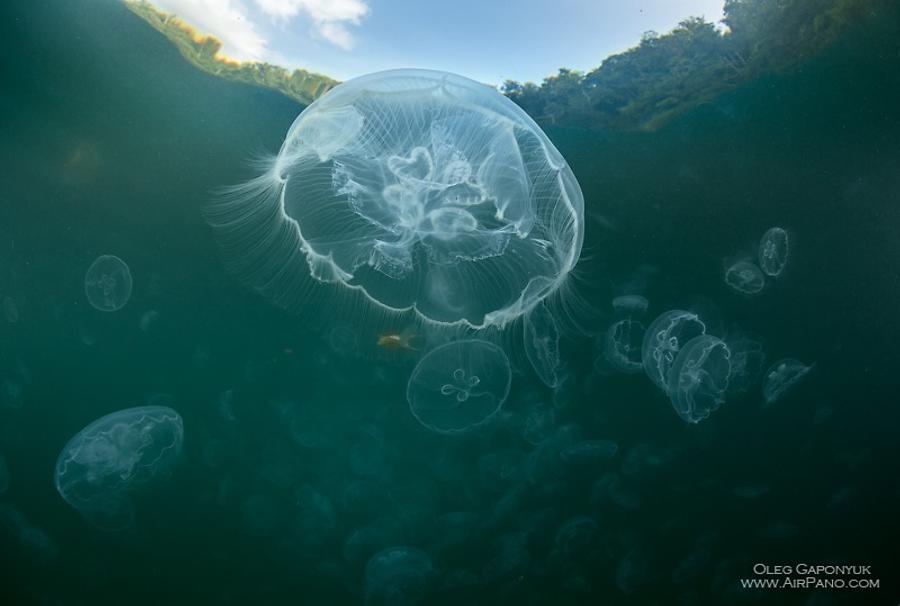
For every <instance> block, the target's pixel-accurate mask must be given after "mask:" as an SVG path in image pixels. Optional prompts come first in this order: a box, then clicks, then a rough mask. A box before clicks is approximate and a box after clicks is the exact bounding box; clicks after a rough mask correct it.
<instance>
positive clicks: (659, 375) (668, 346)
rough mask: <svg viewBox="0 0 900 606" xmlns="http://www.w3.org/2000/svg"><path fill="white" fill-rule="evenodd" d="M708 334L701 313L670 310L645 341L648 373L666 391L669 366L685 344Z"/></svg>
mask: <svg viewBox="0 0 900 606" xmlns="http://www.w3.org/2000/svg"><path fill="white" fill-rule="evenodd" d="M705 333H706V324H704V323H703V321H702V320H701V319H700V316H698V315H697V314H695V313H693V312H690V311H685V310H682V309H672V310H669V311H667V312H665V313H663V314H662V315H660V316H659V317H658V318H656V319H655V320H654V321H653V323H651V324H650V327H649V328H648V329H647V332H645V333H644V341H643V343H642V344H641V358H642V364H643V367H644V372H646V373H647V376H648V377H650V380H651V381H653V382H654V383H655V384H656V386H657V387H659V388H660V389H662V390H663V391H666V390H667V389H668V383H669V369H670V368H671V367H672V364H674V363H675V358H676V357H677V356H678V352H679V351H680V350H681V347H682V346H684V344H685V343H687V342H688V341H690V340H691V339H693V338H694V337H696V336H699V335H702V334H705Z"/></svg>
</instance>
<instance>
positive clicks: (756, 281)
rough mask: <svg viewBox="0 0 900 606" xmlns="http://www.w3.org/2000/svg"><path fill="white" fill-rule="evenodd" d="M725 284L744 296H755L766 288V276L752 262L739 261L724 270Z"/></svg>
mask: <svg viewBox="0 0 900 606" xmlns="http://www.w3.org/2000/svg"><path fill="white" fill-rule="evenodd" d="M725 283H726V284H727V285H728V286H730V287H731V288H732V289H733V290H736V291H737V292H739V293H741V294H745V295H755V294H758V293H759V292H761V291H762V289H763V288H765V286H766V276H765V275H763V272H762V270H761V269H760V268H759V267H758V266H757V265H756V264H755V263H753V262H752V261H747V260H740V261H735V262H733V263H730V264H729V265H728V266H727V267H726V268H725Z"/></svg>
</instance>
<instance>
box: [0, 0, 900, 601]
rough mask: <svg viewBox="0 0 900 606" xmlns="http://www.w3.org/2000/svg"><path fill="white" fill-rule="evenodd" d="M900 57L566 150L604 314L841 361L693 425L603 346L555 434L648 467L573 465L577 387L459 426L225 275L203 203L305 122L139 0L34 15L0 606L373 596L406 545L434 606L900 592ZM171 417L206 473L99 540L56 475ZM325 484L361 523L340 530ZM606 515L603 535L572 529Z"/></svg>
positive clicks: (825, 71) (10, 296)
mask: <svg viewBox="0 0 900 606" xmlns="http://www.w3.org/2000/svg"><path fill="white" fill-rule="evenodd" d="M898 41H900V24H898V23H896V22H892V21H891V20H889V19H887V20H885V19H880V20H874V19H873V20H871V21H868V22H866V23H864V24H863V25H861V26H860V27H859V28H857V29H856V30H854V31H853V32H851V33H850V34H848V35H847V36H846V37H845V38H844V39H842V40H840V41H839V42H838V43H836V44H835V45H834V46H833V47H832V48H830V49H828V51H827V52H826V53H824V55H822V56H820V57H818V58H816V59H814V60H812V61H810V62H807V63H805V64H803V65H800V66H798V67H796V68H794V69H792V70H791V71H789V72H787V73H781V74H771V75H768V76H765V77H763V78H761V79H759V80H758V81H755V82H753V83H752V84H750V85H748V86H745V87H743V88H741V89H739V90H736V91H733V92H731V93H728V94H725V95H723V96H722V97H720V98H718V99H716V100H715V101H713V102H711V103H709V104H707V105H705V106H703V107H700V108H698V109H696V110H694V111H692V112H691V113H689V114H687V115H685V116H683V117H681V118H679V119H678V120H676V121H675V122H672V123H671V124H669V125H667V126H666V127H664V128H662V129H661V130H659V131H657V132H654V133H622V132H595V131H581V130H567V129H549V130H548V131H547V132H548V135H549V136H550V138H551V139H552V140H553V141H554V143H555V144H556V145H557V147H558V148H559V149H560V151H561V152H562V153H563V155H564V156H565V157H566V159H567V160H568V162H569V163H570V165H571V167H572V169H573V171H574V172H575V174H576V176H577V177H578V180H579V182H580V184H581V187H582V189H583V191H584V194H585V203H586V215H587V219H586V220H587V223H586V234H587V235H586V242H585V255H586V257H588V258H587V260H586V261H585V263H584V264H583V265H582V266H581V268H580V269H581V273H580V277H581V279H582V280H583V281H584V282H585V284H586V285H585V288H584V292H585V293H586V296H587V297H588V298H589V299H590V303H591V304H592V305H593V306H594V307H595V308H597V309H600V310H608V307H609V300H610V298H611V296H612V293H613V292H614V291H615V290H616V287H617V286H619V285H622V284H624V283H625V282H626V281H628V280H629V279H630V278H632V277H633V276H634V275H635V273H636V272H638V273H641V272H642V275H645V276H647V287H646V290H645V295H646V296H647V298H648V299H649V300H650V303H651V316H655V315H657V314H659V313H661V312H663V311H665V310H666V309H671V308H675V307H693V308H695V309H703V310H705V311H706V313H708V314H710V317H712V318H716V319H718V324H719V325H720V326H722V327H723V328H731V327H734V326H740V328H741V329H742V330H743V331H745V332H746V333H747V334H753V335H756V336H757V337H759V339H760V340H761V341H762V343H763V345H764V348H765V350H766V352H767V354H768V359H769V361H773V360H775V359H777V358H780V357H784V356H790V357H794V358H798V359H800V360H803V361H804V362H815V364H816V366H815V369H814V370H813V372H812V373H811V374H810V375H809V377H807V379H806V381H805V382H804V383H803V384H801V385H799V386H798V387H797V388H796V390H795V391H793V392H792V393H790V394H789V396H787V397H786V398H785V399H784V400H783V401H780V402H778V403H777V404H776V405H774V406H772V407H770V408H763V407H762V406H761V402H762V396H761V395H760V391H759V386H758V385H757V386H755V387H754V388H753V390H751V392H750V393H749V395H747V396H746V397H743V398H736V399H734V400H733V401H732V400H730V401H729V402H728V403H727V404H726V406H724V407H723V409H722V410H719V411H717V412H716V413H714V414H713V415H712V416H711V417H710V418H709V419H707V420H706V421H704V422H703V423H701V424H699V425H696V426H693V425H688V424H686V423H684V422H683V421H682V420H681V419H679V418H678V417H677V415H675V414H674V412H673V410H672V407H671V405H670V403H669V402H668V400H667V398H666V397H665V396H664V395H663V394H662V393H661V392H659V391H658V390H656V388H655V387H654V386H653V385H652V384H651V383H650V382H649V381H648V380H647V379H646V377H645V376H643V375H636V376H626V375H601V374H598V373H597V372H595V371H594V370H593V360H594V358H595V357H596V356H597V355H598V353H597V352H596V351H595V349H594V345H593V343H592V341H591V340H590V339H588V338H578V337H573V338H571V339H569V340H568V341H567V342H565V343H564V351H565V354H566V357H567V360H568V366H569V368H570V369H571V371H572V373H573V374H572V379H571V380H572V385H574V387H572V392H571V395H570V399H569V400H567V402H566V405H565V406H562V405H560V406H558V407H557V408H556V412H555V414H556V425H557V426H558V427H566V426H575V427H577V428H578V431H579V432H580V434H581V435H582V436H583V437H584V438H588V439H606V440H612V441H614V442H616V443H617V444H618V452H617V454H616V456H615V457H614V458H613V459H612V460H611V461H608V462H604V463H602V464H601V465H600V466H598V467H596V468H590V469H587V470H585V469H579V470H576V471H575V472H571V473H562V472H558V471H557V470H556V468H555V467H554V466H555V465H557V464H558V458H559V453H558V452H555V451H553V450H552V449H553V446H552V444H551V445H550V446H546V445H543V446H542V445H538V446H534V445H531V444H529V443H527V442H526V441H524V440H522V439H521V436H520V433H519V430H518V429H516V427H519V426H518V425H516V423H520V424H521V422H523V421H522V420H523V419H524V418H526V416H527V412H528V410H529V407H530V406H533V405H534V403H535V402H536V401H546V402H549V401H551V400H552V399H553V397H554V396H553V395H552V394H551V393H550V392H549V390H546V389H545V388H543V387H541V386H540V385H539V384H538V383H537V381H536V379H534V378H533V377H530V376H528V375H527V373H521V374H519V375H517V376H516V377H515V378H514V386H513V390H512V393H511V395H510V398H509V400H508V401H507V404H506V405H505V409H504V410H505V414H506V415H507V416H506V417H504V418H505V419H506V421H505V422H506V425H503V424H502V423H500V424H499V425H498V426H496V427H493V428H490V429H488V430H485V431H484V432H481V433H479V434H477V435H474V436H468V437H463V438H452V439H451V438H448V437H445V436H440V435H436V434H432V433H430V432H428V431H427V430H426V429H425V428H423V427H421V426H419V425H418V424H417V423H416V422H415V420H414V419H413V418H412V417H411V415H410V414H409V410H408V407H407V402H406V394H405V388H406V380H407V377H408V376H409V372H410V370H411V368H412V366H413V365H414V363H415V354H411V355H410V356H408V357H404V356H394V357H391V356H374V357H373V356H368V355H359V356H357V355H354V354H353V353H348V352H347V351H344V350H341V349H340V348H338V347H336V346H335V345H334V341H333V340H329V335H330V334H333V333H331V332H329V331H330V330H332V329H333V327H332V326H330V325H329V318H328V317H325V318H324V319H322V318H319V319H317V321H316V325H317V326H318V327H320V328H321V329H322V330H315V329H313V328H311V327H310V326H309V324H308V323H305V322H303V321H300V320H298V318H296V317H294V316H292V315H291V314H288V313H286V312H283V311H281V310H279V309H277V308H274V307H272V306H271V305H269V304H268V303H267V302H266V301H265V300H264V299H263V298H261V297H258V296H256V295H255V294H254V293H252V292H248V291H247V290H246V289H244V288H243V287H241V285H240V284H238V283H237V282H236V281H235V280H234V278H233V277H232V276H230V275H229V274H228V273H227V272H226V271H225V270H224V269H223V265H222V262H221V259H220V255H219V251H218V250H217V247H216V243H215V241H214V240H213V237H212V234H211V232H210V230H209V228H208V226H207V225H206V223H205V222H204V219H203V215H202V210H203V208H204V205H205V204H206V203H207V202H208V201H209V199H210V197H211V196H212V195H214V191H215V190H216V189H217V188H219V187H221V186H223V185H228V184H234V183H237V182H240V181H242V180H244V179H247V178H249V177H250V176H252V175H253V172H254V168H253V166H252V165H251V163H250V162H249V161H250V160H252V159H253V158H254V157H258V156H260V155H263V154H266V153H274V152H275V151H276V150H277V149H278V147H279V145H280V143H281V141H282V140H283V138H284V134H285V132H286V131H287V128H288V127H289V126H290V124H291V122H292V121H293V119H294V118H295V117H296V115H297V114H298V112H299V111H300V110H301V109H302V108H300V107H298V106H297V105H296V104H294V103H293V102H292V101H290V100H288V99H286V98H284V97H282V96H280V95H278V94H276V93H273V92H269V91H266V90H262V89H257V88H252V87H249V86H245V85H240V84H234V83H230V82H226V81H222V80H218V79H216V78H213V77H211V76H208V75H205V74H203V73H200V72H198V71H197V70H195V69H194V68H192V67H191V66H190V65H189V64H188V63H187V62H186V61H184V60H183V59H182V58H181V57H180V56H179V55H178V52H177V51H176V49H175V48H174V47H173V46H171V45H170V44H169V43H168V42H167V41H166V40H165V39H164V38H163V37H162V36H161V35H159V34H158V33H157V32H156V31H154V30H152V29H151V28H149V27H148V26H146V25H145V24H144V23H143V22H142V21H140V20H139V19H138V18H137V17H135V16H134V15H133V14H131V13H130V12H129V11H128V10H127V9H125V8H124V7H123V6H121V5H120V4H118V3H115V2H108V1H97V2H16V1H13V2H4V3H3V4H2V7H0V165H2V170H0V301H3V306H4V314H5V315H3V316H0V381H2V382H3V383H2V385H3V388H2V394H0V398H2V399H0V404H2V406H0V454H2V456H3V457H4V458H5V460H6V461H7V464H8V467H9V476H10V485H9V488H8V490H6V491H5V492H4V493H3V494H0V511H2V513H3V519H4V520H5V522H4V524H2V525H0V560H2V562H0V566H2V570H3V574H2V576H3V578H4V581H3V582H2V583H0V603H4V604H19V603H22V604H30V603H39V604H125V603H127V604H202V603H227V604H355V603H363V601H364V595H363V576H364V566H365V563H366V561H367V560H368V558H369V556H371V555H372V554H373V553H375V552H376V551H378V550H379V549H381V548H384V547H389V546H392V545H411V546H414V547H417V548H419V549H422V550H425V551H426V552H428V554H429V555H430V557H431V559H432V561H433V564H434V568H435V577H434V578H433V579H430V580H429V586H428V588H427V591H426V597H425V598H424V599H425V602H424V603H428V604H454V605H458V604H498V603H509V604H521V603H524V604H550V603H555V604H636V605H637V604H639V605H649V604H660V605H662V604H685V605H688V604H732V603H733V604H744V603H760V604H769V603H772V604H815V605H822V604H863V603H877V604H893V603H897V600H898V599H900V570H898V565H897V563H896V562H897V560H896V556H897V547H896V540H897V538H898V537H900V533H898V530H900V524H898V521H897V511H898V506H900V488H898V484H897V478H898V472H900V466H898V460H900V459H898V445H897V435H898V432H897V430H898V419H900V413H898V410H897V408H898V402H900V396H898V388H900V380H898V367H900V237H898V230H900V102H898V101H900V69H898V67H900V43H898ZM772 225H780V226H784V227H786V228H788V229H789V231H790V233H791V234H792V236H793V238H794V239H793V243H794V246H793V248H792V256H791V259H790V264H789V269H788V271H787V272H786V273H785V275H784V276H783V277H782V278H781V279H779V280H778V281H775V282H772V283H771V284H770V285H769V286H768V287H767V289H766V291H765V292H764V293H762V294H761V295H759V296H758V297H755V298H748V297H743V296H740V295H738V294H736V293H735V292H734V291H732V290H731V289H729V288H728V287H727V286H726V285H725V284H724V282H723V279H722V276H723V261H724V259H726V258H728V257H730V256H732V255H735V254H738V253H741V252H742V251H748V252H751V251H754V250H755V246H756V241H757V239H758V238H759V237H760V235H761V234H762V233H763V232H764V231H765V230H766V229H767V228H768V227H771V226H772ZM101 254H114V255H116V256H118V257H120V258H122V259H123V260H125V261H126V262H127V263H128V265H129V267H130V270H131V273H132V275H133V276H134V292H133V294H132V296H131V299H130V300H129V302H128V304H127V305H126V306H125V307H124V308H123V309H122V310H120V311H118V312H116V313H102V312H99V311H96V310H95V309H93V308H92V307H91V306H90V305H89V304H88V303H87V301H86V299H85V295H84V286H83V281H84V276H85V271H86V270H87V268H88V266H89V265H90V264H91V262H92V261H93V260H94V259H95V258H96V257H97V256H99V255H101ZM642 267H643V268H644V269H643V270H641V269H640V268H642ZM151 311H152V312H154V313H152V314H150V315H148V312H151ZM601 317H602V314H601ZM142 320H143V328H142ZM597 322H598V323H599V324H598V325H597V326H595V327H594V328H596V330H597V331H598V332H602V330H603V328H604V326H602V322H601V320H600V319H598V320H597ZM343 323H344V320H342V319H340V318H334V326H343ZM354 331H355V332H356V334H355V336H356V338H357V339H358V340H359V342H360V343H361V344H362V348H363V349H366V348H367V347H368V348H371V344H373V343H374V341H375V339H376V338H377V335H376V334H368V333H366V332H365V331H360V330H359V329H358V328H357V327H354ZM556 398H557V399H558V400H563V399H565V398H564V397H563V396H560V395H558V396H556ZM154 403H163V404H165V405H167V406H171V407H172V408H174V409H176V410H177V411H178V412H179V413H180V414H181V416H182V417H183V419H184V427H185V445H184V449H185V452H184V460H183V461H182V463H181V465H180V466H179V467H178V468H177V470H176V472H175V473H174V475H173V477H172V478H171V480H170V481H168V482H167V483H165V484H164V485H163V486H162V487H160V488H159V489H158V490H155V491H148V492H147V494H145V495H142V496H141V499H140V500H139V503H138V506H137V518H136V523H135V526H134V527H133V528H131V529H130V530H128V531H126V532H121V533H104V532H101V531H99V530H97V529H95V528H93V527H91V526H90V525H89V524H88V523H86V522H85V520H84V519H82V518H81V517H80V516H79V515H78V513H77V512H75V511H74V510H73V509H72V508H71V507H69V506H68V505H67V504H66V502H65V501H63V499H62V498H60V496H59V494H58V493H57V492H56V489H55V487H54V484H53V470H54V466H55V463H56V458H57V455H58V454H59V452H60V450H61V448H62V447H63V446H64V445H65V444H66V442H67V441H68V440H69V438H70V437H71V436H72V435H74V434H75V433H76V432H78V431H79V430H80V429H81V428H83V427H84V426H85V425H87V424H88V423H89V422H90V421H92V420H93V419H96V418H97V417H100V416H102V415H104V414H107V413H109V412H112V411H115V410H118V409H122V408H126V407H129V406H139V405H143V404H154ZM373 444H374V446H373ZM542 448H543V450H542ZM361 453H362V454H361ZM545 459H546V461H545ZM548 461H549V462H548ZM363 463H371V465H368V464H363ZM545 463H546V465H547V467H543V466H544V465H545ZM373 466H374V467H373ZM601 480H602V481H605V482H607V485H609V483H612V485H614V486H615V487H616V489H615V490H614V491H613V493H614V495H613V496H612V497H610V498H607V499H603V498H598V497H597V496H596V494H593V495H592V493H596V490H597V488H596V485H597V483H598V481H601ZM748 487H750V488H753V489H754V490H749V492H753V493H755V492H758V493H760V494H755V495H749V496H748V494H747V493H748ZM757 489H758V490H757ZM310 494H317V495H319V496H321V497H322V499H323V501H322V502H324V503H326V504H327V507H325V509H326V510H327V511H328V512H330V513H327V514H323V515H324V517H322V518H320V519H317V521H316V523H315V524H312V526H310V524H309V523H308V520H307V518H304V517H303V516H302V512H303V511H304V510H303V503H305V502H308V501H309V495H310ZM304 499H306V500H304ZM12 511H14V512H18V514H13V513H10V512H12ZM459 512H465V514H466V515H465V516H463V515H459V516H449V515H448V514H451V513H459ZM19 514H20V516H24V518H25V519H27V522H28V524H29V525H30V526H29V527H34V528H38V529H41V530H42V531H43V533H45V534H44V535H43V536H44V538H43V539H38V540H31V541H29V540H26V539H23V534H22V532H21V527H20V526H16V525H15V524H14V523H13V522H12V520H19V521H21V517H19ZM576 516H588V517H590V518H591V519H593V520H594V522H595V527H592V528H593V530H591V531H590V532H588V533H586V534H583V535H578V536H577V537H575V538H573V539H571V540H570V541H568V542H567V541H566V539H565V538H564V537H563V538H560V535H559V534H558V529H559V528H560V527H561V526H563V525H564V524H565V523H566V521H567V520H570V519H572V518H574V517H576ZM323 520H324V521H323ZM31 536H32V538H33V535H31ZM760 562H761V563H765V564H770V565H776V564H794V565H795V564H797V563H801V562H805V563H809V564H834V563H840V564H862V565H870V566H871V568H872V574H871V576H872V577H873V578H878V579H880V588H879V589H877V590H868V591H863V590H856V591H850V590H843V591H840V590H832V591H816V592H814V591H810V590H802V589H797V590H782V591H777V592H776V591H771V590H768V591H767V590H749V591H741V589H740V585H739V579H741V578H752V577H753V576H754V575H753V565H754V564H755V563H760ZM460 571H465V573H463V572H460ZM401 603H402V602H401Z"/></svg>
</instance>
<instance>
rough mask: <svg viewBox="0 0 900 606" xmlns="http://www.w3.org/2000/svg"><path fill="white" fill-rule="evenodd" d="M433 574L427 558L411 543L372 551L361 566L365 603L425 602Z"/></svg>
mask: <svg viewBox="0 0 900 606" xmlns="http://www.w3.org/2000/svg"><path fill="white" fill-rule="evenodd" d="M436 578H437V576H436V573H435V570H434V567H433V566H432V563H431V558H430V557H428V554H427V553H425V552H424V551H422V550H421V549H416V548H414V547H389V548H387V549H384V550H382V551H379V552H378V553H376V554H375V555H373V556H372V557H371V558H370V559H369V561H368V563H367V564H366V570H365V603H366V604H367V605H368V606H401V605H402V606H415V605H416V604H423V603H425V599H426V597H427V596H428V592H429V590H430V588H431V585H432V584H433V583H434V581H435V580H436Z"/></svg>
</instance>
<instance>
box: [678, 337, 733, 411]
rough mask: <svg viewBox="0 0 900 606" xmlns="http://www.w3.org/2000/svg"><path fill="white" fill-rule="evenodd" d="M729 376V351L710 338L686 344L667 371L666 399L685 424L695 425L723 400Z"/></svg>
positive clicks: (721, 343) (717, 340) (722, 342)
mask: <svg viewBox="0 0 900 606" xmlns="http://www.w3.org/2000/svg"><path fill="white" fill-rule="evenodd" d="M730 376H731V352H730V351H729V349H728V346H727V345H725V342H724V341H722V340H721V339H719V338H716V337H714V336H712V335H699V336H697V337H694V338H693V339H691V340H690V341H688V342H687V343H686V344H685V345H684V346H683V347H682V348H681V351H680V352H679V354H678V358H676V359H675V363H674V364H673V365H672V368H671V369H670V370H669V386H668V392H669V398H670V399H671V401H672V406H673V407H674V408H675V412H677V413H678V416H680V417H681V418H682V419H684V420H685V421H687V422H688V423H699V422H700V421H702V420H703V419H705V418H707V417H709V415H710V413H711V412H713V411H715V410H718V408H719V406H721V405H722V403H723V402H724V401H725V393H726V391H727V390H728V379H729V377H730Z"/></svg>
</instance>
